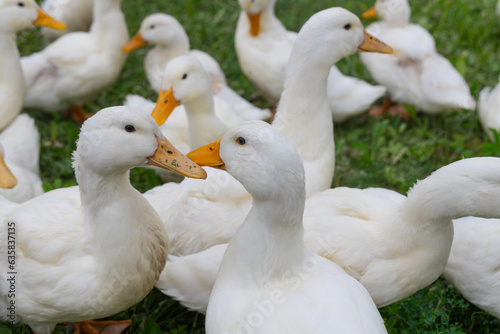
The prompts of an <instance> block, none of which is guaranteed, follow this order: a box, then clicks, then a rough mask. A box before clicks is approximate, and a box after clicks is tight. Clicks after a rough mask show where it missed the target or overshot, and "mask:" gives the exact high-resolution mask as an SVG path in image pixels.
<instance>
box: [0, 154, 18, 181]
mask: <svg viewBox="0 0 500 334" xmlns="http://www.w3.org/2000/svg"><path fill="white" fill-rule="evenodd" d="M16 184H17V179H16V177H15V176H14V175H13V174H12V172H11V171H10V170H9V167H7V165H6V164H5V161H4V159H3V157H2V154H0V188H7V189H11V188H14V187H15V186H16Z"/></svg>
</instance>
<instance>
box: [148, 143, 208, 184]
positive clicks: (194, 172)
mask: <svg viewBox="0 0 500 334" xmlns="http://www.w3.org/2000/svg"><path fill="white" fill-rule="evenodd" d="M156 141H157V142H158V148H157V149H156V151H155V153H154V154H153V155H152V156H151V157H149V158H148V164H149V165H153V166H156V167H160V168H163V169H168V170H171V171H173V172H175V173H177V174H180V175H183V176H186V177H191V178H193V179H206V178H207V172H205V170H204V169H203V168H201V167H200V166H198V165H197V164H196V163H194V162H192V161H191V160H190V159H189V158H188V157H186V156H185V155H184V154H182V153H181V152H180V151H179V150H177V149H176V148H175V147H174V145H172V144H171V143H170V142H169V141H168V140H167V139H160V138H158V137H156Z"/></svg>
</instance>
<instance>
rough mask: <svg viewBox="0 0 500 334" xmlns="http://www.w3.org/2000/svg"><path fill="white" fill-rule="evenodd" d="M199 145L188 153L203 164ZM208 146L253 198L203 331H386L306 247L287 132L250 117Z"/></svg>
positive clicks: (344, 279)
mask: <svg viewBox="0 0 500 334" xmlns="http://www.w3.org/2000/svg"><path fill="white" fill-rule="evenodd" d="M340 10H341V9H338V8H332V9H330V10H329V11H331V12H332V13H334V12H336V11H339V12H340ZM343 12H344V10H343V9H342V13H343ZM321 14H322V13H321V12H320V13H319V14H316V15H321ZM196 152H197V151H195V152H191V153H190V156H191V155H193V156H192V157H193V159H194V160H195V161H199V163H200V164H202V163H203V159H204V158H203V157H201V156H200V157H199V158H196V159H195V156H194V154H196ZM211 152H212V153H213V157H210V158H216V157H217V158H218V159H219V160H220V161H221V162H223V163H224V164H225V168H226V170H227V171H228V173H230V174H232V175H233V176H234V177H235V178H237V179H238V180H239V181H240V182H241V183H242V184H243V186H244V187H245V188H246V189H247V190H248V192H249V193H250V194H251V195H252V196H253V202H252V209H251V210H250V212H249V214H248V216H247V217H246V219H245V221H244V222H243V223H242V225H241V226H240V227H239V229H238V231H237V232H236V234H235V236H234V237H233V238H232V239H231V242H230V243H229V246H228V248H227V251H226V253H225V255H224V259H223V260H222V264H221V267H220V270H219V273H218V275H217V280H216V282H215V285H214V288H213V290H212V293H211V295H210V301H209V304H208V309H207V315H206V322H205V328H206V331H207V333H208V334H212V333H248V332H252V333H307V332H311V333H351V334H352V333H368V332H369V333H386V330H385V328H384V325H383V320H382V317H381V316H380V314H379V313H378V310H377V308H376V306H375V304H374V303H373V301H372V300H371V298H370V296H369V294H368V293H367V291H366V290H365V289H364V288H363V286H362V285H361V284H360V283H359V282H357V281H356V280H355V279H353V278H352V277H350V276H348V275H347V274H346V273H345V272H344V271H343V270H342V269H341V268H340V267H339V266H337V265H336V264H335V263H332V262H330V261H327V260H325V259H324V258H322V257H320V256H318V255H316V254H314V253H312V252H311V251H309V250H307V248H305V247H304V243H303V233H304V230H303V226H302V213H303V210H304V201H305V180H304V175H305V172H304V168H303V165H302V159H301V158H300V155H299V154H298V152H297V151H296V149H295V148H294V146H293V144H292V143H291V142H290V141H289V140H288V138H287V137H286V136H285V135H284V134H282V133H281V132H279V131H277V130H276V129H274V128H273V127H272V126H270V125H268V124H267V123H263V122H260V121H254V122H248V123H244V124H241V125H239V126H236V127H234V128H232V129H231V130H229V131H228V133H226V135H224V137H223V138H222V140H221V141H220V150H219V148H216V149H214V150H213V151H211ZM206 159H207V160H206V161H209V157H208V156H207V158H206Z"/></svg>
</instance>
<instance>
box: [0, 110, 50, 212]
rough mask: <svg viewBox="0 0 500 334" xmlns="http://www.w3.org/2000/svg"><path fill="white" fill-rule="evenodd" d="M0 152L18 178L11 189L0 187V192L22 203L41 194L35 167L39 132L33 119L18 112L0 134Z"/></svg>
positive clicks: (37, 158)
mask: <svg viewBox="0 0 500 334" xmlns="http://www.w3.org/2000/svg"><path fill="white" fill-rule="evenodd" d="M0 153H1V154H0V155H3V156H4V159H5V163H6V164H7V166H8V167H9V169H10V170H11V171H12V173H13V174H14V176H15V177H16V179H17V181H18V182H17V185H16V186H15V187H14V188H13V189H0V195H3V196H4V197H5V198H6V199H8V200H10V201H13V202H17V203H22V202H25V201H27V200H29V199H31V198H33V197H35V196H38V195H40V194H42V193H43V189H42V180H41V179H40V174H39V173H40V171H39V167H38V160H39V156H40V134H39V133H38V129H37V127H36V125H35V121H34V120H33V118H31V117H30V116H28V115H27V114H21V115H19V116H17V118H16V119H15V120H14V121H13V122H12V123H11V124H10V125H9V127H8V128H6V129H5V130H3V131H2V132H1V133H0ZM0 188H1V187H0Z"/></svg>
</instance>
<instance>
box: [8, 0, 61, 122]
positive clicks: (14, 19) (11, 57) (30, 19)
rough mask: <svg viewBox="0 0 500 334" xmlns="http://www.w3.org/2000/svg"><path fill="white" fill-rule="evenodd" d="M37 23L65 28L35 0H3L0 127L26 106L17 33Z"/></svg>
mask: <svg viewBox="0 0 500 334" xmlns="http://www.w3.org/2000/svg"><path fill="white" fill-rule="evenodd" d="M34 26H48V27H51V28H54V29H64V28H65V26H64V24H62V23H61V22H59V21H57V20H55V19H53V18H51V17H50V16H48V15H47V14H46V13H45V12H43V11H42V10H41V9H40V7H38V5H37V4H36V2H35V1H33V0H0V59H1V61H0V78H2V80H0V130H3V129H5V128H6V127H7V126H8V125H9V124H10V123H11V122H12V121H13V120H14V119H15V118H16V117H17V115H19V113H20V112H21V110H22V108H23V101H24V97H25V95H26V84H25V81H24V77H23V71H22V68H21V63H20V56H19V51H18V49H17V44H16V43H17V36H16V34H17V32H18V31H21V30H23V29H26V28H31V27H34Z"/></svg>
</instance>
